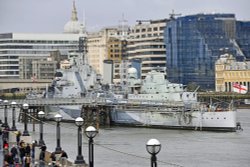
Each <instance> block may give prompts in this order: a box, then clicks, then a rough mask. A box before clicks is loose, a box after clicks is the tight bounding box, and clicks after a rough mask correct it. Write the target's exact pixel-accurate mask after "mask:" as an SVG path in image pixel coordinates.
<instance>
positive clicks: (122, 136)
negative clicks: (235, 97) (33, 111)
mask: <svg viewBox="0 0 250 167" xmlns="http://www.w3.org/2000/svg"><path fill="white" fill-rule="evenodd" d="M237 117H238V121H240V122H241V126H242V128H243V129H244V130H243V131H242V132H205V131H191V130H166V129H149V128H126V127H111V128H102V129H100V130H99V133H98V135H97V136H96V137H95V138H94V141H95V146H94V151H95V152H94V159H95V160H94V164H95V167H118V166H119V167H146V166H150V155H149V154H148V153H147V151H146V146H145V145H146V142H147V141H148V140H149V139H151V138H156V139H158V140H159V141H160V143H161V144H162V149H161V151H160V153H159V154H158V155H157V159H158V167H168V166H169V167H171V166H180V167H182V166H183V167H249V166H250V109H241V110H238V115H237ZM1 119H2V120H3V112H1ZM9 122H10V120H9ZM17 125H18V129H19V130H21V131H22V129H23V125H22V124H20V123H17ZM44 126H45V127H44V141H45V143H46V145H47V147H48V150H49V151H54V150H55V147H56V136H55V132H56V127H55V123H53V122H51V123H47V124H45V125H44ZM28 129H29V132H30V133H31V134H32V136H33V138H34V139H37V140H38V139H39V126H38V125H36V127H35V132H32V125H29V126H28ZM61 146H62V149H64V150H65V151H66V152H67V153H68V155H69V159H70V160H72V161H74V160H75V158H76V155H77V127H76V126H75V125H74V124H73V123H63V124H61ZM83 156H84V159H85V161H86V162H87V163H88V139H87V138H86V137H85V136H84V137H83Z"/></svg>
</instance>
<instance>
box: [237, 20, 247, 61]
mask: <svg viewBox="0 0 250 167" xmlns="http://www.w3.org/2000/svg"><path fill="white" fill-rule="evenodd" d="M236 41H237V43H238V44H239V47H240V48H241V50H242V52H243V53H244V55H245V57H246V60H247V61H250V21H237V22H236Z"/></svg>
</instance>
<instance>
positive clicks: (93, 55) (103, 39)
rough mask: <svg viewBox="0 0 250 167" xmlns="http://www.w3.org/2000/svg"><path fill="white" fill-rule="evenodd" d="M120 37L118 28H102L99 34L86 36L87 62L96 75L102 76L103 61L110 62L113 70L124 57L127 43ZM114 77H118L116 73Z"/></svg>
mask: <svg viewBox="0 0 250 167" xmlns="http://www.w3.org/2000/svg"><path fill="white" fill-rule="evenodd" d="M121 36H122V33H121V32H120V30H119V28H118V27H109V28H103V29H102V30H100V31H99V32H94V33H89V34H88V37H87V40H88V42H87V48H88V60H89V64H90V65H91V66H92V67H93V68H94V69H95V70H96V71H97V73H98V74H101V75H103V67H104V66H103V61H104V60H112V61H113V63H114V64H115V65H114V68H117V64H118V65H119V64H120V61H121V60H122V59H123V57H125V56H126V45H127V42H126V40H125V39H123V38H121ZM115 71H116V70H115ZM114 75H115V78H116V77H118V76H117V75H118V73H117V74H114Z"/></svg>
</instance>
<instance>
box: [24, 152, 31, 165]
mask: <svg viewBox="0 0 250 167" xmlns="http://www.w3.org/2000/svg"><path fill="white" fill-rule="evenodd" d="M23 162H24V166H23V167H30V166H31V157H30V155H29V154H26V155H25V157H24V161H23Z"/></svg>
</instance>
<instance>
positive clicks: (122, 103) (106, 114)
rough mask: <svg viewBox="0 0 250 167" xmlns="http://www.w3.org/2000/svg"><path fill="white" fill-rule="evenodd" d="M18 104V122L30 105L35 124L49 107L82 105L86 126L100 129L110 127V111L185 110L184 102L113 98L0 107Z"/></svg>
mask: <svg viewBox="0 0 250 167" xmlns="http://www.w3.org/2000/svg"><path fill="white" fill-rule="evenodd" d="M13 101H15V102H16V107H17V108H20V114H19V117H18V120H19V121H21V122H24V117H23V114H24V112H23V104H25V103H26V104H28V105H29V109H28V111H27V115H28V120H27V121H28V122H29V123H33V124H35V123H36V121H35V120H34V119H33V118H38V112H39V111H44V112H45V113H47V114H48V112H49V111H46V108H47V106H66V105H80V106H81V114H80V116H81V117H82V118H83V119H84V125H85V126H88V125H95V126H96V127H97V128H99V126H100V125H110V111H112V109H113V108H114V107H116V108H124V107H126V108H130V107H133V108H155V109H157V110H161V109H164V108H166V107H168V108H174V109H177V108H183V107H184V104H183V102H174V103H173V102H168V101H153V100H148V101H140V100H124V99H112V98H86V97H85V98H51V99H47V98H37V99H21V100H20V99H14V100H10V101H9V103H8V104H4V103H0V107H1V108H4V107H5V106H7V108H11V102H13Z"/></svg>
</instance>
